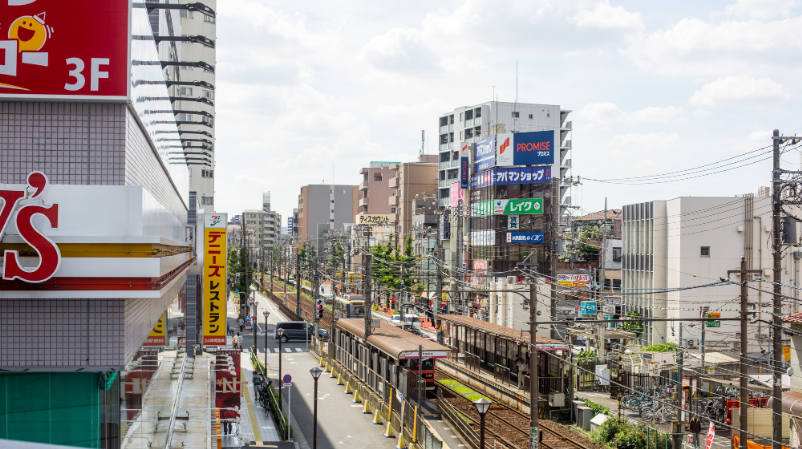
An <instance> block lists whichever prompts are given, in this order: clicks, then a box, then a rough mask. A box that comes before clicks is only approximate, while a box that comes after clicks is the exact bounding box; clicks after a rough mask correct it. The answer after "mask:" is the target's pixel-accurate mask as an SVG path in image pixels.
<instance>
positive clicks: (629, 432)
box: [615, 426, 646, 449]
mask: <svg viewBox="0 0 802 449" xmlns="http://www.w3.org/2000/svg"><path fill="white" fill-rule="evenodd" d="M615 440H616V441H615V447H616V448H618V449H645V448H646V436H645V435H644V434H643V433H641V432H639V431H638V430H637V429H635V428H633V427H630V426H623V427H622V428H621V431H619V432H618V433H617V434H616V436H615Z"/></svg>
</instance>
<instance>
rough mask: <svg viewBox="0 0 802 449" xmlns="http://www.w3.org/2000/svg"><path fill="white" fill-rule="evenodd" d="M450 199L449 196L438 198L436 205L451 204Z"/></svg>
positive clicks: (444, 205) (445, 205)
mask: <svg viewBox="0 0 802 449" xmlns="http://www.w3.org/2000/svg"><path fill="white" fill-rule="evenodd" d="M450 201H451V199H450V198H440V199H439V200H437V205H438V206H440V207H448V205H449V204H451V202H450Z"/></svg>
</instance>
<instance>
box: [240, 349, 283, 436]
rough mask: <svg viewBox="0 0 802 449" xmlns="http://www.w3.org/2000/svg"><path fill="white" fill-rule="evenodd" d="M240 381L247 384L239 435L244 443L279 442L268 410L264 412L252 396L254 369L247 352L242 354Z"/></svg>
mask: <svg viewBox="0 0 802 449" xmlns="http://www.w3.org/2000/svg"><path fill="white" fill-rule="evenodd" d="M241 366H242V380H243V381H245V382H247V384H244V385H243V395H242V398H241V401H242V402H241V407H240V410H241V411H240V417H241V419H242V421H241V423H240V424H241V426H242V430H241V432H240V433H241V435H242V436H243V437H244V439H245V441H250V443H251V444H254V443H255V442H257V441H261V442H264V443H266V442H273V441H281V438H280V437H279V434H278V429H276V424H275V422H274V421H273V417H272V416H271V414H270V411H269V410H265V409H263V408H262V406H261V405H259V401H257V400H256V395H255V394H254V385H253V373H254V368H253V364H252V363H251V358H250V356H249V355H248V353H247V352H243V353H242V360H241Z"/></svg>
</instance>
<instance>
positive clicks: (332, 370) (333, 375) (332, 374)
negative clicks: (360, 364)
mask: <svg viewBox="0 0 802 449" xmlns="http://www.w3.org/2000/svg"><path fill="white" fill-rule="evenodd" d="M329 377H337V373H336V372H335V371H334V366H332V367H331V375H330V376H329Z"/></svg>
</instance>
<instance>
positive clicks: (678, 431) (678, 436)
mask: <svg viewBox="0 0 802 449" xmlns="http://www.w3.org/2000/svg"><path fill="white" fill-rule="evenodd" d="M682 362H683V357H682V323H679V346H678V348H677V415H678V416H677V418H678V419H677V427H676V428H675V429H674V449H682V415H683V414H684V413H685V407H684V406H683V404H684V402H685V391H684V390H683V389H682V377H683V373H682ZM619 410H620V408H619Z"/></svg>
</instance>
